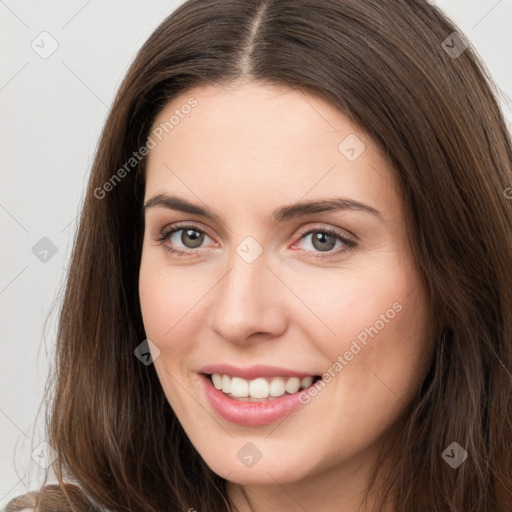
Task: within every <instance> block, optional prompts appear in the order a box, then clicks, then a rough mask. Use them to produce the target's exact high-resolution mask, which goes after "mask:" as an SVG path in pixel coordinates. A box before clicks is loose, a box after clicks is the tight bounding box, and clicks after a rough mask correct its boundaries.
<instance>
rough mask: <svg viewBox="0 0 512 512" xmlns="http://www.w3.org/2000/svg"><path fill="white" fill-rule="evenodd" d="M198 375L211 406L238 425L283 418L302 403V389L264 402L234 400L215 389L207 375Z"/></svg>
mask: <svg viewBox="0 0 512 512" xmlns="http://www.w3.org/2000/svg"><path fill="white" fill-rule="evenodd" d="M200 377H201V380H202V381H203V386H204V389H205V391H206V396H207V397H208V399H209V400H210V403H211V404H212V407H213V408H214V409H215V410H216V411H217V413H218V414H219V415H220V416H222V417H223V418H224V419H226V420H228V421H231V422H232V423H238V424H239V425H246V426H249V427H254V426H258V425H268V424H269V423H273V422H274V421H278V420H280V419H281V418H285V417H286V416H288V414H290V413H291V412H292V411H294V410H295V409H297V408H298V407H300V406H301V405H303V404H302V403H301V402H300V401H299V395H300V393H302V392H303V391H300V392H297V393H293V394H292V395H288V394H285V395H283V396H280V397H278V398H274V399H273V400H267V401H266V402H245V401H243V400H234V399H233V398H230V397H229V396H227V395H226V394H225V393H223V392H222V391H221V390H219V389H217V388H216V387H215V386H214V385H213V383H212V381H211V380H210V377H208V376H207V375H204V374H200Z"/></svg>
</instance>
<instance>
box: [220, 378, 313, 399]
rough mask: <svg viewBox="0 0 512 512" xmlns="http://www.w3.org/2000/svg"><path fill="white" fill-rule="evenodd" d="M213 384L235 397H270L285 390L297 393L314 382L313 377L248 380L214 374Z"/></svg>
mask: <svg viewBox="0 0 512 512" xmlns="http://www.w3.org/2000/svg"><path fill="white" fill-rule="evenodd" d="M212 382H213V385H214V386H215V387H216V388H217V389H222V391H223V392H224V393H226V394H231V395H232V396H234V397H240V398H243V397H252V398H268V397H269V396H281V395H284V394H285V392H288V393H290V394H292V393H297V391H299V389H300V388H302V389H304V388H307V387H309V386H311V384H313V377H304V378H303V379H302V380H301V379H299V377H290V378H286V377H274V378H272V379H267V378H265V377H258V378H257V379H254V380H246V379H242V378H241V377H230V376H229V375H220V374H218V373H213V374H212Z"/></svg>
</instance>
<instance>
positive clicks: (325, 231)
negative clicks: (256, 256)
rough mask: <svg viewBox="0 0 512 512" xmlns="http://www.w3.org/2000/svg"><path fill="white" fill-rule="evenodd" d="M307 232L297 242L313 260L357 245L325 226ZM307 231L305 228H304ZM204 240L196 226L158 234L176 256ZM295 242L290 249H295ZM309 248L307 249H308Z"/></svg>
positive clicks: (185, 254) (181, 227) (180, 226)
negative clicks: (304, 247)
mask: <svg viewBox="0 0 512 512" xmlns="http://www.w3.org/2000/svg"><path fill="white" fill-rule="evenodd" d="M309 228H310V229H309V230H302V232H301V233H300V235H301V236H300V239H299V242H304V241H305V242H307V243H305V244H304V245H306V249H304V252H306V253H308V254H309V255H310V256H311V257H313V258H319V259H322V258H323V259H327V258H332V257H336V256H338V255H341V254H342V253H345V252H348V251H350V250H352V249H353V248H355V247H356V246H357V243H356V242H355V241H354V240H352V239H351V238H348V237H347V236H344V235H343V234H342V233H341V231H338V230H336V229H334V228H330V227H325V226H318V227H317V226H314V227H313V228H311V226H309ZM306 229H307V228H306ZM205 239H208V240H210V241H213V240H212V239H211V238H210V237H209V236H208V235H207V234H206V233H205V232H204V231H203V230H202V229H199V228H198V227H196V226H193V225H190V224H186V225H172V226H170V227H169V228H168V229H164V230H163V231H162V232H160V233H159V234H158V238H157V239H156V240H157V241H159V242H166V241H167V242H169V243H168V244H167V245H166V246H165V250H166V251H168V252H170V253H173V254H175V255H177V256H187V255H192V254H193V253H194V252H196V251H195V250H196V249H198V248H201V247H202V245H203V242H205ZM299 242H296V243H295V244H294V245H293V246H292V248H293V249H295V248H296V246H297V244H298V243H299ZM308 246H309V247H308Z"/></svg>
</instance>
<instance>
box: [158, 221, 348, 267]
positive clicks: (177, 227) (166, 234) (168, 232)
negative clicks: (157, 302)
mask: <svg viewBox="0 0 512 512" xmlns="http://www.w3.org/2000/svg"><path fill="white" fill-rule="evenodd" d="M186 229H193V230H195V231H198V232H199V233H204V234H205V235H207V236H208V234H207V233H206V232H205V231H204V230H202V229H199V228H198V227H196V226H194V225H191V224H174V225H172V226H170V227H169V229H164V230H163V231H161V232H159V233H158V237H157V238H156V241H157V242H165V241H166V240H168V239H169V238H170V237H171V236H172V235H173V234H174V233H176V232H178V231H183V230H186ZM312 233H322V234H326V235H330V236H333V237H334V238H335V239H336V240H339V241H341V242H343V244H344V245H345V247H344V248H338V249H337V250H334V251H328V252H326V253H324V254H322V253H321V251H313V252H314V253H315V252H316V254H314V255H312V257H313V258H317V259H322V260H327V259H330V258H334V257H336V256H339V255H340V254H342V253H346V252H349V251H351V250H353V249H354V248H355V247H357V243H356V242H355V241H354V240H352V239H350V238H347V237H345V236H342V235H341V234H340V233H339V232H338V231H336V230H335V229H332V228H326V227H313V228H310V229H308V230H307V231H305V232H303V233H300V239H299V240H302V239H303V238H305V237H306V236H307V235H310V234H312ZM210 238H211V237H210ZM165 250H166V251H168V252H170V253H172V254H175V255H176V256H180V257H181V256H187V255H189V254H190V253H193V252H196V250H197V249H189V250H188V251H186V250H183V249H175V248H174V247H172V246H166V247H165ZM306 252H311V251H306Z"/></svg>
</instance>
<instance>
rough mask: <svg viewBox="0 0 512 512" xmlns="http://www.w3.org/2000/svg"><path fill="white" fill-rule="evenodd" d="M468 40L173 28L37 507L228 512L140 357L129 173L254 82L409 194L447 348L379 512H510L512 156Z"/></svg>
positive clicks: (335, 0) (142, 95)
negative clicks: (459, 456)
mask: <svg viewBox="0 0 512 512" xmlns="http://www.w3.org/2000/svg"><path fill="white" fill-rule="evenodd" d="M454 33H458V34H459V35H458V36H456V37H455V36H454ZM464 40H465V38H464V36H463V34H462V33H461V31H460V30H459V29H458V28H457V27H456V25H455V24H454V23H453V22H452V21H451V20H450V19H449V18H448V17H447V16H446V15H445V14H444V13H443V12H442V11H441V10H440V9H439V8H437V7H436V6H434V5H432V4H430V3H429V2H428V1H427V0H319V1H313V0H188V1H187V2H185V3H183V4H181V5H180V6H179V7H178V8H177V9H176V10H175V11H174V12H173V13H172V14H171V15H170V16H169V17H168V18H167V19H165V20H164V21H163V22H162V23H161V24H160V25H159V26H158V27H157V28H156V30H155V31H154V32H153V34H152V35H151V36H150V37H149V39H148V40H147V42H146V43H145V44H144V45H143V46H142V48H141V49H140V51H139V52H138V54H137V56H136V58H135V60H134V62H133V63H132V65H131V67H130V68H129V70H128V72H127V74H126V76H125V78H124V81H123V82H122V84H121V86H120V88H119V91H118V93H117V95H116V97H115V100H114V102H113V105H112V109H111V112H110V113H109V116H108V119H107V121H106V123H105V126H104V129H103V132H102V134H101V138H100V140H99V143H98V147H97V150H96V154H95V159H94V162H93V165H92V169H91V173H90V179H89V182H88V187H87V191H86V195H85V198H84V202H83V205H82V212H81V217H80V222H79V227H78V230H77V233H76V235H75V239H74V246H73V252H72V257H71V263H70V268H69V275H68V277H67V283H66V288H65V294H64V300H63V301H62V306H61V308H60V311H59V314H60V317H59V326H58V333H57V339H56V358H55V368H54V371H52V374H51V378H50V380H49V382H48V387H47V396H46V400H47V403H48V411H47V426H48V434H49V442H50V444H51V445H52V447H53V448H54V450H55V452H56V454H57V459H56V461H55V464H54V470H55V473H56V475H57V477H58V481H59V484H58V485H57V484H56V487H55V488H54V487H49V486H45V487H43V488H42V489H41V491H40V494H39V498H40V499H39V504H38V505H36V506H37V507H38V508H37V510H39V511H45V512H46V511H53V512H55V511H57V510H59V511H60V510H73V511H77V510H95V508H92V507H98V510H116V511H123V512H125V511H126V512H128V511H130V512H133V511H146V512H162V511H176V512H177V511H187V510H189V509H191V508H193V509H195V510H198V511H200V512H221V511H225V512H228V511H230V510H231V508H230V506H231V505H230V500H229V497H228V495H227V492H226V481H225V480H224V479H223V478H221V477H220V476H218V475H216V474H215V473H213V471H212V470H211V469H210V468H209V467H208V466H207V465H206V463H205V462H204V461H203V459H202V458H201V457H200V455H199V454H198V453H197V451H196V450H195V448H194V447H193V446H192V444H191V443H190V441H189V439H188V438H187V436H186V434H185V432H184V430H183V429H182V427H181V425H180V423H179V421H178V420H177V418H176V416H175V414H174V413H173V411H172V408H171V407H170V405H169V403H168V402H167V400H166V398H165V396H164V393H163V390H162V388H161V385H160V383H159V381H158V378H157V375H156V373H155V370H154V368H153V367H152V366H151V365H150V366H145V365H143V364H141V363H140V361H138V360H137V358H136V357H134V353H133V352H134V349H135V348H136V347H137V346H138V345H139V344H140V343H141V342H142V341H143V340H144V339H145V338H146V336H145V332H144V327H143V323H142V317H141V310H140V304H139V297H138V272H139V266H140V258H141V250H142V236H143V232H144V224H143V218H142V215H141V207H142V199H143V197H144V165H145V161H146V159H145V158H142V159H141V160H140V162H137V165H135V166H133V168H130V170H129V171H126V172H125V173H122V174H123V176H122V179H120V180H116V181H115V182H114V181H113V180H112V177H113V176H114V174H116V172H117V171H118V169H121V168H123V166H124V165H125V164H126V162H128V161H129V159H130V158H131V157H132V156H133V153H134V152H138V151H139V148H141V147H142V146H144V145H145V144H146V143H147V140H148V136H149V133H150V129H151V126H152V123H153V121H154V120H155V118H156V116H157V115H158V114H159V112H161V110H162V109H163V108H164V107H165V106H166V105H167V104H168V102H169V101H171V100H172V99H173V98H174V97H175V96H176V95H178V94H182V93H184V92H186V91H187V90H189V89H191V88H192V87H194V86H200V85H209V84H218V85H223V84H224V85H227V84H232V83H236V81H237V80H250V81H254V82H256V83H260V84H270V85H284V86H288V87H290V88H294V89H298V90H304V91H309V92H313V93H315V94H317V95H318V96H319V97H321V98H323V99H326V100H328V101H329V102H331V103H332V104H333V105H335V106H336V107H338V108H339V109H340V111H341V112H343V113H345V114H346V115H348V116H349V117H350V118H351V120H353V121H354V122H355V123H356V124H357V125H358V126H359V127H361V129H362V130H364V131H365V133H366V134H368V136H370V137H371V138H372V139H373V140H374V141H375V142H376V143H377V144H378V145H379V147H380V148H381V149H382V151H383V152H384V153H385V155H386V156H387V157H388V158H389V160H390V162H391V163H392V166H393V171H394V173H395V174H396V177H397V183H399V186H400V193H401V195H402V197H403V200H404V205H405V221H406V225H407V233H408V237H409V238H410V241H411V246H412V248H413V254H414V258H415V260H416V262H417V265H418V268H419V270H420V273H421V277H422V281H423V283H424V285H425V288H426V290H427V292H428V297H429V315H430V322H429V324H430V326H431V328H432V336H435V350H434V353H433V356H432V359H431V362H430V367H429V371H428V373H427V375H426V377H425V379H424V381H423V382H422V385H421V388H420V389H419V390H418V393H417V396H416V397H415V399H414V401H413V403H411V404H410V408H409V409H408V411H407V417H406V421H405V422H404V427H403V431H402V435H401V436H399V438H397V440H396V442H395V443H394V444H393V446H391V447H389V448H390V449H389V452H388V453H387V454H386V456H388V457H390V458H392V459H390V460H393V465H392V467H393V470H392V471H391V472H390V473H389V474H386V475H379V476H381V477H382V478H384V477H385V478H384V480H382V481H383V482H385V484H384V485H382V489H381V493H380V497H381V500H380V501H379V503H377V504H376V508H375V510H380V509H381V507H382V505H383V504H384V503H385V500H386V499H387V498H388V497H389V496H391V493H393V496H396V509H395V510H396V512H510V511H511V510H512V488H511V487H512V485H511V482H512V457H511V453H512V376H511V375H512V242H511V235H512V199H511V198H512V144H511V137H510V133H509V131H508V130H507V126H506V122H505V120H504V116H503V112H502V110H501V109H500V106H499V101H498V95H499V94H500V92H499V90H498V88H497V86H496V85H495V83H494V82H493V80H492V78H491V77H490V75H489V72H488V71H487V69H486V68H485V66H484V64H483V63H482V62H481V60H480V58H479V56H478V55H477V53H476V51H475V50H474V48H473V47H472V45H471V44H470V43H469V41H467V40H466V43H467V44H468V45H469V46H468V47H467V48H466V49H464V50H463V51H460V52H454V51H453V48H455V49H456V50H457V49H459V50H462V49H463V48H461V47H460V44H461V41H464ZM456 44H457V47H455V45H456ZM198 108H200V107H198ZM125 169H126V167H125ZM290 172H293V171H292V170H291V169H290ZM117 176H118V177H119V173H118V174H117ZM109 180H110V181H109ZM107 182H109V183H111V186H110V187H105V184H106V183H107ZM107 188H108V191H107ZM454 441H456V442H457V443H459V444H460V445H461V446H462V447H464V449H465V450H466V451H467V453H468V460H466V461H465V462H464V463H463V464H461V465H460V467H458V468H457V469H453V468H452V467H450V465H448V464H447V463H446V462H445V461H444V460H443V458H442V456H441V454H442V452H443V450H444V449H445V448H446V447H447V446H449V445H450V443H452V442H454ZM378 470H379V466H376V468H375V473H374V476H375V478H374V480H373V481H374V482H377V478H376V477H377V475H378ZM65 481H66V482H67V484H68V485H69V484H70V483H74V484H76V486H78V487H77V488H76V489H75V487H67V486H66V484H65V483H64V482H65ZM45 489H46V490H45ZM77 489H78V490H77ZM53 493H57V494H59V495H60V497H61V499H62V503H63V504H57V505H56V504H55V503H57V502H55V501H53V499H50V498H51V497H52V496H55V494H53ZM26 496H28V495H26ZM30 496H31V498H30V499H32V500H34V499H35V498H36V497H37V496H36V495H35V494H32V495H30ZM17 499H18V500H19V499H20V498H17ZM36 501H37V500H36ZM32 503H34V501H32ZM9 507H10V508H9ZM66 507H67V508H66ZM88 507H89V508H88ZM319 508H321V507H319ZM7 510H8V511H9V512H11V511H14V510H19V509H16V500H13V501H12V502H11V504H9V506H8V508H7Z"/></svg>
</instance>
